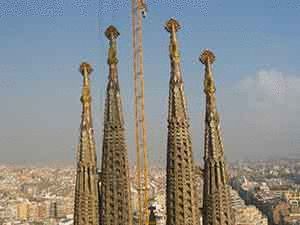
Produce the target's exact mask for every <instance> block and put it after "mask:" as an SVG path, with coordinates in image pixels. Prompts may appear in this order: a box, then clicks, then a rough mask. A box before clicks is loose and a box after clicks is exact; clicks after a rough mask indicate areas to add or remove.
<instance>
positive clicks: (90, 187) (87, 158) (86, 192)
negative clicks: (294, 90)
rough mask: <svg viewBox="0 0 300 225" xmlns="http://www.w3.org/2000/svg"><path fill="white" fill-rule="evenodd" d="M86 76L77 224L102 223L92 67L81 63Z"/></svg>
mask: <svg viewBox="0 0 300 225" xmlns="http://www.w3.org/2000/svg"><path fill="white" fill-rule="evenodd" d="M80 72H81V74H82V76H83V87H82V96H81V99H80V100H81V103H82V115H81V126H80V143H79V149H78V155H77V156H78V158H77V173H76V186H75V209H74V225H86V224H90V225H98V224H99V197H98V183H97V182H98V175H97V159H96V150H95V140H94V134H93V125H92V112H91V94H90V80H89V76H90V74H91V72H92V68H91V66H90V65H89V64H87V63H82V64H81V66H80Z"/></svg>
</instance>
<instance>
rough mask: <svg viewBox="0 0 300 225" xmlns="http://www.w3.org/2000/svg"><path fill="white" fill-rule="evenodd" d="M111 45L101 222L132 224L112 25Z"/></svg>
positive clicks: (109, 35) (113, 28) (105, 123)
mask: <svg viewBox="0 0 300 225" xmlns="http://www.w3.org/2000/svg"><path fill="white" fill-rule="evenodd" d="M105 35H106V37H107V38H108V39H109V43H110V47H109V52H108V60H107V63H108V65H109V76H108V84H107V89H106V95H107V96H106V102H105V111H104V135H103V149H102V171H101V189H100V224H101V225H131V224H132V218H131V204H130V201H131V198H130V185H129V167H128V155H127V147H126V143H125V134H124V131H125V128H124V119H123V110H122V104H121V94H120V87H119V81H118V69H117V64H118V59H117V44H116V39H117V37H118V36H119V32H118V31H117V29H116V28H115V27H113V26H110V27H108V28H107V30H106V32H105Z"/></svg>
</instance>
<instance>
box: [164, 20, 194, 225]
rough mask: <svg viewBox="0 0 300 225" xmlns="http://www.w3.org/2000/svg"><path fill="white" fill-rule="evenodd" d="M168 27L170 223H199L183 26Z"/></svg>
mask: <svg viewBox="0 0 300 225" xmlns="http://www.w3.org/2000/svg"><path fill="white" fill-rule="evenodd" d="M165 28H166V30H167V31H168V32H169V33H170V46H169V51H170V60H171V78H170V84H169V85H170V88H169V111H168V145H167V196H166V206H167V224H168V225H198V224H199V223H200V216H199V207H198V198H197V195H196V186H195V179H194V163H193V153H192V144H191V136H190V131H189V119H188V115H187V109H186V101H185V95H184V89H183V78H182V72H181V66H180V54H179V47H178V43H177V39H176V32H177V31H178V30H179V29H180V25H179V23H178V22H177V21H176V20H174V19H170V20H169V21H168V22H167V24H166V27H165Z"/></svg>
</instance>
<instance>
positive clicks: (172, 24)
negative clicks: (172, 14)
mask: <svg viewBox="0 0 300 225" xmlns="http://www.w3.org/2000/svg"><path fill="white" fill-rule="evenodd" d="M165 28H166V30H167V31H168V32H170V33H172V30H173V29H175V32H177V31H178V30H180V28H181V26H180V24H179V22H178V21H177V20H176V19H174V18H171V19H169V20H168V21H167V22H166V25H165Z"/></svg>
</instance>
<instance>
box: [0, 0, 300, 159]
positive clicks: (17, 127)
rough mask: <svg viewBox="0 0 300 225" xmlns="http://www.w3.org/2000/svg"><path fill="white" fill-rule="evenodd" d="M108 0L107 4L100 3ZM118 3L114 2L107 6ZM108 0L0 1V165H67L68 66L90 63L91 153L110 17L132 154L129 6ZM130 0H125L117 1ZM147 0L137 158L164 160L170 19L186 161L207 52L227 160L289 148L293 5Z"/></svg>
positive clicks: (299, 138)
mask: <svg viewBox="0 0 300 225" xmlns="http://www.w3.org/2000/svg"><path fill="white" fill-rule="evenodd" d="M110 2H114V3H110ZM118 2H119V3H118ZM121 2H125V0H123V1H111V0H102V1H101V0H100V1H98V0H97V1H96V0H95V1H91V0H89V1H88V0H85V1H84V0H81V1H80V0H68V1H67V0H66V1H63V0H48V1H42V0H1V2H0V29H1V35H0V74H1V75H0V102H1V110H0V115H1V116H0V162H1V163H3V162H4V163H32V162H33V163H39V162H41V163H43V162H45V163H46V162H74V160H75V148H76V147H75V146H76V145H77V143H78V135H79V124H80V113H81V105H80V101H79V98H80V90H81V84H82V80H81V79H82V77H81V75H80V73H79V72H78V67H79V65H80V63H81V62H82V61H83V60H84V61H85V60H86V61H88V62H89V63H91V64H92V65H93V67H94V69H95V70H94V72H93V74H92V76H91V79H92V94H93V117H94V118H93V119H94V127H95V135H96V139H97V153H98V158H99V159H100V156H101V140H102V127H103V107H104V97H105V86H106V80H107V73H108V72H107V65H106V56H107V44H108V42H107V40H106V38H105V37H104V34H103V33H104V31H105V29H106V27H107V26H108V25H110V24H114V25H115V26H117V28H118V29H119V31H120V33H121V36H120V38H119V42H118V48H119V58H120V63H119V72H120V75H119V78H120V84H121V92H122V97H123V104H124V111H125V118H126V125H127V130H126V133H127V136H128V151H129V155H130V161H131V163H133V162H134V158H135V154H134V152H135V150H134V145H133V143H134V139H133V137H134V135H133V134H134V130H133V122H132V121H133V113H132V112H133V97H132V96H133V79H132V63H131V56H132V54H131V53H132V50H131V18H130V4H129V3H127V4H123V3H121ZM128 2H131V1H128ZM182 2H184V1H183V0H160V1H158V0H148V1H147V3H148V7H149V13H148V16H147V18H146V19H145V20H144V48H145V49H144V52H145V82H146V117H147V126H148V146H149V159H150V162H151V163H160V164H162V163H164V160H165V156H166V138H167V130H166V127H167V123H166V119H167V114H166V111H167V107H168V105H167V100H168V80H169V67H170V66H169V57H168V41H169V35H168V33H167V32H166V31H165V30H164V28H163V25H164V23H165V21H166V20H167V19H169V18H170V17H175V18H177V19H178V20H179V21H180V23H181V24H182V29H181V31H180V32H179V33H178V36H179V37H178V38H179V41H180V47H181V55H182V67H183V71H184V81H185V90H186V97H187V102H188V111H189V115H190V118H191V126H192V137H193V140H192V141H193V147H194V148H193V149H194V154H195V157H196V160H197V161H199V160H201V156H202V153H203V147H202V140H203V121H204V101H203V100H204V94H203V85H202V81H203V66H202V64H200V63H199V61H198V56H199V54H200V52H201V51H202V50H203V49H205V48H210V49H212V50H213V51H214V52H215V54H216V57H217V60H216V63H215V64H214V74H215V79H216V82H217V101H218V102H217V103H218V110H219V111H220V114H221V122H222V132H223V138H224V145H225V152H226V157H227V159H230V160H236V159H243V158H247V159H267V158H276V157H286V156H291V157H295V156H299V152H300V121H299V118H298V117H299V114H300V104H299V100H298V99H299V98H300V63H299V52H300V44H299V41H300V30H299V21H300V2H299V1H298V0H284V1H283V0H282V1H280V0H252V1H240V0H228V1H223V0H191V1H186V3H182Z"/></svg>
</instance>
